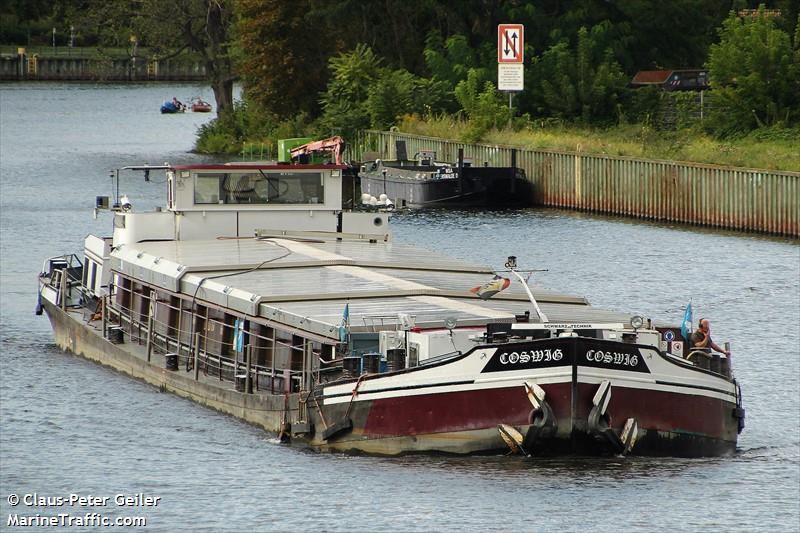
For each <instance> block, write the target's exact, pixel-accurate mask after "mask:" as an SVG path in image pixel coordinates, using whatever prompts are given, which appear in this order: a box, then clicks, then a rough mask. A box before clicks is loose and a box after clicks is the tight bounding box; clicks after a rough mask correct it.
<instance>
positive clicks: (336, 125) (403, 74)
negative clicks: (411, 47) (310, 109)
mask: <svg viewBox="0 0 800 533" xmlns="http://www.w3.org/2000/svg"><path fill="white" fill-rule="evenodd" d="M382 62H383V60H382V58H380V57H378V56H377V55H375V53H374V52H373V51H372V49H371V48H369V47H368V46H366V45H363V44H360V45H358V46H356V48H355V49H354V50H353V51H352V52H349V53H344V54H339V55H338V56H336V57H333V58H331V60H330V61H329V65H330V69H331V71H332V74H333V76H332V77H331V80H330V82H329V83H328V87H327V89H326V91H325V92H324V93H323V94H322V98H321V104H322V109H323V115H322V118H321V121H320V123H321V124H320V125H321V128H322V130H323V131H326V133H332V132H337V133H344V134H345V136H348V135H352V134H354V133H355V131H356V130H358V129H363V128H369V127H372V128H389V127H391V126H393V125H394V124H395V123H396V122H397V119H398V117H400V116H401V115H405V114H409V113H413V112H418V113H427V114H431V113H436V112H439V111H440V110H442V109H443V107H444V106H445V105H446V102H447V99H448V91H447V85H446V83H444V82H441V81H439V80H436V79H431V80H428V79H424V78H419V77H417V76H414V75H413V74H411V73H410V72H408V71H406V70H403V69H396V70H392V69H389V68H385V67H382V66H381V64H382Z"/></svg>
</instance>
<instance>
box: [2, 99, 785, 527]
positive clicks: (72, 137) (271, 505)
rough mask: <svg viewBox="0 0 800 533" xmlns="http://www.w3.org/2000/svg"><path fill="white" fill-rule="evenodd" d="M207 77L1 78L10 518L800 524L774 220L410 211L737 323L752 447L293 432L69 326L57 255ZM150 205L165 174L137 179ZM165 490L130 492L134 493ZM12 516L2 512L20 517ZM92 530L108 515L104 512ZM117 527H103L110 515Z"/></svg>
mask: <svg viewBox="0 0 800 533" xmlns="http://www.w3.org/2000/svg"><path fill="white" fill-rule="evenodd" d="M192 95H201V96H203V97H205V98H206V99H208V100H211V93H210V91H209V90H208V89H207V88H205V87H197V86H192V85H92V84H45V83H40V84H5V85H0V175H1V185H2V187H1V188H0V223H1V224H2V225H1V226H0V227H1V229H2V231H1V232H0V239H1V242H0V258H1V259H2V268H1V269H0V325H1V328H0V520H2V524H3V526H6V525H7V520H8V515H9V513H12V512H17V513H19V514H24V515H34V514H36V513H39V514H41V515H56V514H58V513H59V512H67V513H72V514H76V515H77V514H80V515H84V514H85V513H87V512H92V511H94V512H100V513H101V514H103V515H107V516H111V517H115V516H144V517H146V518H147V527H146V528H142V529H141V530H143V531H153V532H155V531H160V532H161V531H163V532H170V531H306V530H326V531H379V530H396V531H450V530H462V531H478V530H504V531H515V530H516V531H537V530H554V529H561V530H568V531H572V530H617V529H623V530H654V529H658V530H675V529H677V530H742V531H754V530H779V531H787V530H797V529H798V527H800V466H799V463H800V385H799V384H798V383H799V382H800V380H799V379H798V378H800V331H799V326H798V324H800V289H798V280H799V279H800V246H798V242H797V241H787V240H782V239H777V238H770V237H765V236H759V235H748V234H740V233H729V232H721V231H714V230H708V229H700V228H695V227H687V226H676V225H668V224H657V223H648V222H642V221H632V220H626V219H621V218H607V217H602V216H593V215H586V214H576V213H572V212H566V211H559V210H552V209H526V210H515V211H487V212H483V211H463V212H460V211H431V212H416V213H411V214H400V215H397V216H395V217H394V221H393V226H394V232H395V233H394V234H395V237H396V239H397V240H398V241H400V242H404V243H412V244H416V245H421V246H425V247H428V248H432V249H435V250H439V251H441V252H443V253H445V254H448V255H451V256H455V257H458V258H462V259H471V260H477V261H478V262H481V263H487V264H491V265H493V266H496V267H498V268H499V267H501V265H502V264H503V262H504V261H505V258H506V256H508V255H516V256H517V257H518V262H519V264H520V265H521V267H522V268H536V269H547V272H542V273H538V274H537V275H536V278H535V281H536V282H537V283H540V284H542V285H544V286H546V287H550V288H555V289H559V290H562V291H564V292H571V293H576V294H581V295H585V296H587V297H588V298H589V299H590V300H591V301H592V303H594V304H595V305H599V306H602V307H608V308H612V309H620V310H628V311H636V312H640V313H642V314H646V315H648V316H651V317H653V318H654V319H656V320H658V321H670V322H672V323H675V324H677V323H680V321H681V318H682V316H683V309H684V306H685V305H686V304H687V303H688V302H689V301H690V300H691V301H692V305H693V307H694V310H695V317H700V316H705V317H708V318H710V319H711V321H712V330H713V334H714V338H715V340H716V341H717V342H718V343H719V342H721V341H726V340H727V341H730V342H731V344H732V350H733V364H734V368H735V372H736V375H737V377H738V379H739V380H740V382H741V384H742V387H743V390H744V401H745V407H746V409H747V427H746V429H745V431H744V433H743V434H742V436H741V438H740V441H739V442H740V449H739V451H738V453H737V454H736V455H735V456H733V457H724V458H713V459H695V460H686V459H647V458H624V459H622V458H601V459H586V458H574V459H559V460H552V459H549V460H540V459H523V458H520V457H504V456H497V457H467V458H453V457H406V458H375V457H353V456H346V455H318V454H314V453H309V452H307V451H303V450H300V449H296V448H292V447H287V446H284V445H280V444H278V443H277V442H276V441H275V440H274V438H273V437H272V436H271V435H269V434H266V433H265V432H263V431H261V430H259V429H257V428H254V427H251V426H249V425H247V424H244V423H242V422H239V421H237V420H235V419H233V418H231V417H228V416H225V415H221V414H218V413H216V412H213V411H210V410H207V409H205V408H202V407H200V406H198V405H195V404H193V403H191V402H189V401H186V400H183V399H180V398H177V397H175V396H172V395H169V394H162V393H160V392H159V391H158V390H157V389H155V388H153V387H151V386H148V385H145V384H143V383H140V382H137V381H134V380H131V379H129V378H127V377H124V376H122V375H119V374H116V373H114V372H113V371H110V370H107V369H105V368H102V367H99V366H97V365H94V364H92V363H89V362H87V361H84V360H82V359H79V358H77V357H74V356H70V355H66V354H64V353H62V352H60V351H59V350H58V349H57V348H56V347H55V345H54V344H53V340H52V335H51V331H50V326H49V323H48V321H47V319H46V318H45V317H43V316H42V317H37V316H35V315H34V313H33V311H34V304H35V301H36V274H37V272H38V271H39V269H40V268H41V265H42V261H43V260H44V259H45V258H46V257H48V256H52V255H57V254H61V253H65V252H79V250H80V249H81V246H82V240H83V238H84V236H85V235H86V234H88V233H90V232H96V231H105V232H106V233H110V221H109V219H108V217H107V215H106V216H101V217H100V219H98V220H93V219H92V216H91V208H92V207H93V205H94V197H95V196H96V195H103V194H105V195H109V194H110V193H111V188H110V180H109V178H108V170H109V169H111V168H115V167H119V166H123V165H132V164H141V163H150V164H159V163H163V162H164V161H169V162H170V163H188V162H198V161H202V160H203V158H202V157H201V156H198V155H194V154H191V153H189V150H190V149H191V148H192V144H193V139H194V135H195V132H196V129H197V127H198V126H199V125H201V124H202V123H204V122H205V121H207V120H209V118H210V117H209V116H207V115H200V114H192V113H187V114H184V115H160V114H159V112H158V109H159V105H160V104H161V102H162V100H164V99H168V98H171V97H172V96H177V97H178V98H179V99H188V97H190V96H192ZM122 192H125V193H127V194H128V195H129V196H130V198H131V199H132V201H133V204H134V207H135V208H136V209H150V208H152V207H154V206H156V205H161V204H162V199H161V198H162V195H163V193H164V185H163V180H162V178H160V177H154V179H152V181H151V182H149V183H145V182H144V181H142V180H129V181H125V182H123V187H122ZM32 493H37V494H38V495H40V496H46V497H47V496H50V497H53V496H68V495H69V494H72V493H74V494H79V495H84V496H85V495H94V496H108V497H111V498H112V500H111V501H110V503H109V504H108V505H106V506H101V507H94V508H91V507H85V508H72V507H67V508H64V507H49V508H43V507H38V508H36V507H28V506H26V505H25V504H24V503H21V504H19V505H17V506H16V507H12V506H11V505H10V504H9V503H8V500H9V495H12V494H16V495H19V496H23V495H25V494H32ZM138 493H142V494H144V495H145V496H150V497H156V496H157V497H160V498H161V499H160V500H159V502H158V505H157V506H155V507H153V506H151V507H119V506H115V505H114V504H113V497H114V495H116V494H126V495H135V494H138ZM0 529H3V527H2V526H0ZM89 529H91V528H89ZM95 529H96V528H95Z"/></svg>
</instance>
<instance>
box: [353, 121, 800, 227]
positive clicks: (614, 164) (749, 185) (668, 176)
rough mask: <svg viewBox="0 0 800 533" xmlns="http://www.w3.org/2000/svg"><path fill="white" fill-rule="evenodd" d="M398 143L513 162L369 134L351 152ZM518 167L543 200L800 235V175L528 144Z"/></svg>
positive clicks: (441, 143) (500, 150) (487, 152)
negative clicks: (553, 148) (522, 170)
mask: <svg viewBox="0 0 800 533" xmlns="http://www.w3.org/2000/svg"><path fill="white" fill-rule="evenodd" d="M398 140H402V141H405V143H406V150H407V153H408V155H409V156H413V154H415V153H416V152H419V151H421V150H434V151H436V158H437V159H438V160H439V161H451V162H452V161H456V159H457V157H458V149H459V148H463V149H464V155H465V157H468V158H472V160H473V164H474V165H483V164H484V163H486V164H488V165H490V166H508V165H510V164H511V152H512V150H513V149H514V148H513V147H511V146H498V145H488V144H466V143H461V142H457V141H450V140H446V139H438V138H434V137H424V136H421V135H411V134H406V133H399V132H386V131H363V132H361V133H360V135H359V137H358V139H357V142H356V143H355V145H354V146H352V147H350V153H351V157H352V158H353V159H359V160H360V159H361V157H362V155H363V153H364V152H366V151H373V152H377V153H378V154H380V157H382V158H384V159H394V158H395V141H398ZM517 166H519V167H521V168H524V169H525V173H526V175H527V177H528V179H529V180H530V181H531V182H532V183H533V189H534V201H535V203H537V204H539V205H546V206H554V207H564V208H572V209H580V210H585V211H593V212H598V213H610V214H615V215H624V216H631V217H638V218H646V219H653V220H667V221H674V222H685V223H689V224H698V225H703V226H713V227H719V228H729V229H736V230H745V231H758V232H763V233H771V234H775V235H786V236H790V237H800V172H785V171H776V170H759V169H750V168H738V167H725V166H719V165H707V164H702V163H688V162H676V161H661V160H647V159H635V158H631V157H618V156H608V155H595V154H586V153H580V152H557V151H543V150H527V149H521V148H517Z"/></svg>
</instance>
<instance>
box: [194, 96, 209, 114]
mask: <svg viewBox="0 0 800 533" xmlns="http://www.w3.org/2000/svg"><path fill="white" fill-rule="evenodd" d="M192 111H193V112H195V113H210V112H211V104H209V103H208V102H206V101H205V100H203V99H201V98H199V97H195V98H192Z"/></svg>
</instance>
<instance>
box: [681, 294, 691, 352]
mask: <svg viewBox="0 0 800 533" xmlns="http://www.w3.org/2000/svg"><path fill="white" fill-rule="evenodd" d="M691 334H692V302H691V300H690V301H689V303H688V304H687V305H686V312H685V313H683V323H682V324H681V335H683V338H684V339H686V341H687V342H688V341H689V335H691Z"/></svg>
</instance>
